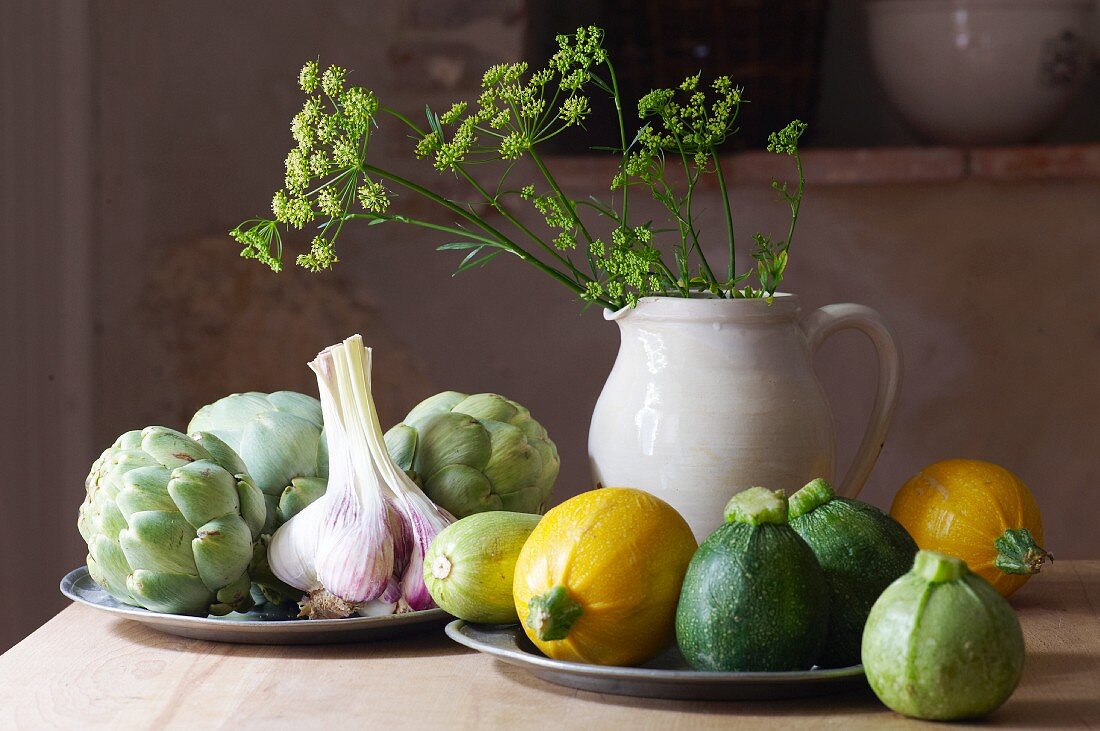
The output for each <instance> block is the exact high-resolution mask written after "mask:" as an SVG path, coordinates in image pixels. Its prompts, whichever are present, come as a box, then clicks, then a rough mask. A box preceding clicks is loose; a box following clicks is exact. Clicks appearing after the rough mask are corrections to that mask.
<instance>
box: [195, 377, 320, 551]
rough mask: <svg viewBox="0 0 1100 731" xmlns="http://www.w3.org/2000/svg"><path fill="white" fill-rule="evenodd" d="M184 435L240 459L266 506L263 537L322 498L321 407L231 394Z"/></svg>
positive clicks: (286, 397)
mask: <svg viewBox="0 0 1100 731" xmlns="http://www.w3.org/2000/svg"><path fill="white" fill-rule="evenodd" d="M187 431H188V432H189V433H194V432H198V431H201V432H209V433H211V434H214V435H216V436H217V437H219V438H220V439H222V440H223V441H224V442H225V443H226V444H228V445H229V446H230V447H232V448H233V450H234V451H236V452H237V454H239V455H240V456H241V459H243V460H244V463H245V465H246V466H247V467H248V474H250V475H251V476H252V479H253V481H254V482H255V483H256V485H257V486H258V487H259V488H260V490H262V491H263V493H264V498H265V500H266V501H267V523H266V525H265V526H264V531H263V532H264V533H267V534H270V533H272V532H274V531H275V529H276V528H278V527H279V526H280V525H282V524H283V523H285V522H286V521H288V520H290V519H291V518H292V517H294V516H295V515H297V514H298V512H299V511H301V510H302V508H304V507H305V506H307V505H309V504H310V503H312V502H313V501H314V500H316V499H317V498H319V497H321V495H324V494H325V488H326V487H327V486H328V450H327V448H326V446H325V435H324V422H323V421H322V418H321V402H320V401H318V400H317V399H315V398H313V397H311V396H306V395H305V394H301V393H295V392H294V391H276V392H275V393H271V394H266V393H258V392H255V391H253V392H250V393H235V394H233V395H232V396H226V397H225V398H222V399H218V400H217V401H215V402H214V403H212V404H209V405H207V406H203V407H202V408H201V409H199V410H198V412H196V414H195V415H194V416H193V417H192V418H191V423H190V424H188V425H187Z"/></svg>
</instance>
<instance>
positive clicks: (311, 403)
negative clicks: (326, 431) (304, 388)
mask: <svg viewBox="0 0 1100 731" xmlns="http://www.w3.org/2000/svg"><path fill="white" fill-rule="evenodd" d="M267 400H268V402H269V403H270V404H271V405H272V406H274V407H275V410H276V411H280V412H284V413H288V414H293V415H294V416H297V417H299V418H302V419H305V420H306V421H308V422H311V423H312V424H314V425H316V426H321V425H322V424H323V423H324V417H323V416H322V415H321V404H320V402H318V401H317V399H315V398H313V397H312V396H306V395H305V394H303V393H297V392H296V391H275V392H274V393H272V394H270V395H269V396H268V397H267Z"/></svg>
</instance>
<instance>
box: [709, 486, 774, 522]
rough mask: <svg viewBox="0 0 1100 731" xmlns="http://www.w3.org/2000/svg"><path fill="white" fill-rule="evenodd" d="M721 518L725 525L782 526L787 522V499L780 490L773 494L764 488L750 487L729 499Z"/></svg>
mask: <svg viewBox="0 0 1100 731" xmlns="http://www.w3.org/2000/svg"><path fill="white" fill-rule="evenodd" d="M723 516H724V517H725V521H726V522H727V523H745V524H746V525H760V524H761V523H778V524H784V523H786V522H787V498H785V497H783V492H782V491H781V490H776V491H775V492H773V491H771V490H769V489H768V488H766V487H750V488H749V489H748V490H745V491H743V492H739V493H737V494H736V495H734V496H733V497H732V498H730V501H729V502H728V503H726V509H725V510H724V511H723Z"/></svg>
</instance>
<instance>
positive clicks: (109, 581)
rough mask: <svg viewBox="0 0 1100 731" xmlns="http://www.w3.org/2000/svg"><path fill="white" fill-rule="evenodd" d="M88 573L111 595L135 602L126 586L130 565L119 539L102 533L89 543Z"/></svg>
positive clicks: (128, 601)
mask: <svg viewBox="0 0 1100 731" xmlns="http://www.w3.org/2000/svg"><path fill="white" fill-rule="evenodd" d="M88 573H89V574H91V577H92V579H94V580H95V582H96V583H97V584H99V585H100V586H102V587H103V588H104V589H106V590H107V593H108V594H110V595H111V596H113V597H115V598H117V599H119V600H120V601H124V602H126V603H127V604H133V603H134V598H133V597H132V596H131V595H130V591H129V589H127V588H126V577H127V576H129V575H130V565H129V564H128V563H127V562H126V554H124V553H123V551H122V547H121V546H120V545H119V544H118V541H117V540H111V539H110V538H108V537H107V536H105V535H102V534H100V535H97V536H96V537H95V539H94V540H93V541H91V542H90V543H89V544H88Z"/></svg>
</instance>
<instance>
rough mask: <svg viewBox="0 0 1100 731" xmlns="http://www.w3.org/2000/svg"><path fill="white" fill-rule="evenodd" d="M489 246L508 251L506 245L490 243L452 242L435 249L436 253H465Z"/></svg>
mask: <svg viewBox="0 0 1100 731" xmlns="http://www.w3.org/2000/svg"><path fill="white" fill-rule="evenodd" d="M486 246H488V247H489V248H491V249H507V248H508V247H506V246H505V245H504V244H497V243H490V242H488V241H452V242H451V243H449V244H442V245H440V246H437V247H435V250H436V251H465V250H467V249H481V248H484V247H486Z"/></svg>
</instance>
